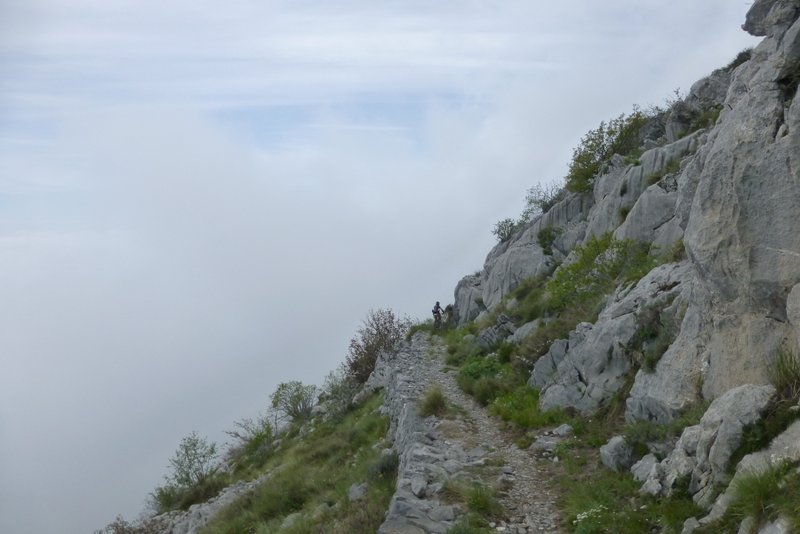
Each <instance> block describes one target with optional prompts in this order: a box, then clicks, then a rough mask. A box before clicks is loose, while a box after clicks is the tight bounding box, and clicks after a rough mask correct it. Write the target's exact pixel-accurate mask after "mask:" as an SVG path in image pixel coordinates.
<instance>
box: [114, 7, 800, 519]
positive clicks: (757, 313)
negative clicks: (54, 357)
mask: <svg viewBox="0 0 800 534" xmlns="http://www.w3.org/2000/svg"><path fill="white" fill-rule="evenodd" d="M743 28H744V29H745V30H746V31H748V32H749V33H751V34H753V35H756V36H762V37H763V40H762V41H761V42H760V44H759V45H758V46H757V47H756V48H754V49H753V50H751V51H746V52H743V53H742V54H740V55H739V56H738V57H737V58H736V59H735V60H734V61H733V62H732V63H731V64H729V65H727V66H725V67H723V68H720V69H718V70H716V71H714V72H713V73H711V74H710V75H709V76H708V77H706V78H704V79H702V80H699V81H698V82H697V83H695V84H694V85H693V86H692V88H691V90H690V91H689V92H688V94H686V95H685V96H679V97H676V98H675V99H674V100H673V101H672V102H670V103H669V105H668V106H665V107H664V108H651V109H647V110H640V109H637V108H634V110H633V111H632V112H631V113H630V114H626V115H622V116H620V117H618V118H616V119H612V120H610V121H608V122H606V123H603V124H601V125H600V126H599V127H598V128H597V129H596V130H592V131H591V132H589V133H587V134H586V136H585V137H584V138H583V140H582V142H581V144H580V145H579V146H578V147H577V148H576V149H575V153H574V157H573V161H572V163H571V165H570V171H569V175H568V176H567V177H566V179H565V182H564V185H563V187H555V188H553V189H552V190H547V189H534V190H531V192H529V196H528V209H526V211H525V212H524V213H523V214H522V215H521V216H520V218H519V219H509V220H507V221H501V222H500V223H498V226H497V227H496V229H495V230H496V235H497V236H498V239H499V243H498V244H497V245H496V246H495V247H494V248H493V249H492V250H491V251H490V252H489V253H488V255H487V257H486V261H485V263H484V265H483V267H482V269H481V270H480V271H478V272H476V273H474V274H472V275H469V276H466V277H464V278H463V279H462V280H461V281H459V282H458V284H457V285H456V288H455V294H454V304H453V309H452V315H451V316H450V318H449V319H450V320H448V321H446V324H445V326H444V328H442V329H441V330H434V328H433V325H432V324H431V323H430V322H428V323H423V324H417V325H413V326H411V328H410V329H409V328H408V326H409V325H407V324H405V323H404V321H402V320H398V319H396V318H394V317H393V316H392V317H391V318H390V320H386V321H383V322H381V321H377V324H375V325H369V324H368V325H366V326H365V330H364V331H362V332H361V333H360V334H361V337H360V338H358V337H357V338H354V340H355V341H356V347H355V350H354V349H353V347H351V358H350V359H348V362H346V364H345V366H344V368H343V370H342V371H341V372H340V373H338V374H334V375H332V378H331V380H330V381H329V383H328V384H327V385H326V386H325V387H323V388H322V391H323V394H322V395H320V396H319V397H318V398H317V396H316V390H314V389H313V388H311V389H303V387H302V385H298V384H294V385H292V384H289V385H287V389H285V390H283V391H282V393H285V394H286V396H282V393H281V391H280V390H279V392H276V394H275V395H274V396H273V401H275V399H276V398H277V399H278V400H281V399H289V402H288V404H287V403H283V404H282V403H281V402H274V403H273V405H274V406H276V408H280V409H282V410H283V415H284V416H286V421H287V423H286V424H284V425H277V424H273V423H270V422H269V421H260V422H258V424H256V425H253V424H252V422H251V425H250V426H247V425H245V426H243V427H242V428H245V430H246V431H245V432H243V433H241V434H240V435H239V437H240V438H241V440H240V441H241V444H240V447H239V448H238V449H236V450H232V451H230V452H229V454H228V455H227V456H226V460H225V461H224V462H223V463H222V464H221V465H220V466H218V467H215V468H209V470H208V472H207V473H203V476H200V477H198V478H196V479H193V480H191V481H190V482H189V483H185V484H181V483H176V484H175V485H172V486H169V485H168V486H166V487H165V488H160V490H164V491H167V490H169V491H174V493H170V494H169V495H166V494H165V493H164V492H162V493H161V494H160V497H162V498H161V499H157V500H158V502H159V503H160V504H161V505H165V507H166V508H167V509H169V508H175V509H177V510H175V511H169V512H167V513H164V514H161V515H159V516H156V517H154V518H151V519H148V520H146V521H143V522H137V523H136V524H134V525H131V524H129V523H127V522H125V521H124V520H122V519H120V520H118V521H117V522H116V523H115V524H112V525H109V526H108V527H107V528H106V531H107V532H117V533H123V532H164V533H172V534H178V533H186V532H208V533H218V532H231V533H234V532H287V533H289V532H298V533H299V532H342V533H344V532H374V531H377V532H380V533H383V534H390V533H430V532H436V533H440V532H441V533H445V532H450V533H468V532H492V531H498V532H514V533H527V532H580V533H589V532H630V533H635V532H686V533H689V532H697V533H702V532H715V533H716V532H759V533H777V532H796V531H800V507H798V503H800V470H799V469H798V467H799V466H800V99H798V98H796V97H797V95H798V84H799V83H800V1H798V0H757V1H756V2H754V3H753V6H752V7H751V9H750V11H749V13H748V15H747V19H746V21H745V24H744V26H743ZM373 317H376V316H374V315H373ZM377 318H378V319H380V314H378V316H377ZM384 319H385V317H384ZM372 326H375V327H376V329H375V330H371V327H372ZM384 330H391V332H390V334H391V335H388V336H387V337H386V339H381V342H380V343H375V344H370V343H368V341H374V340H375V336H373V337H370V335H371V333H375V332H378V333H381V332H383V331H384ZM365 333H366V336H365V335H364V334H365ZM377 337H378V338H380V336H377ZM384 341H391V343H389V344H388V345H387V344H385V343H383V342H384ZM359 343H361V344H360V345H359ZM388 347H391V348H390V349H389V350H384V349H386V348H388ZM314 404H316V406H314ZM312 406H313V408H312ZM158 496H159V494H158V490H157V497H158ZM166 497H169V498H166ZM161 511H162V512H163V511H166V510H161Z"/></svg>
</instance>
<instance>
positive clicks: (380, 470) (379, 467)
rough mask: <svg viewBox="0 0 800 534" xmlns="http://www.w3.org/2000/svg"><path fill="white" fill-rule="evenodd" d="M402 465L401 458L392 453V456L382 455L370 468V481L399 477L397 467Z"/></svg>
mask: <svg viewBox="0 0 800 534" xmlns="http://www.w3.org/2000/svg"><path fill="white" fill-rule="evenodd" d="M399 465H400V457H399V456H397V453H396V452H394V451H392V453H391V454H382V455H381V456H380V457H379V458H378V460H376V461H375V462H374V463H373V464H372V465H370V466H369V470H368V474H369V478H370V480H383V479H386V478H391V477H395V476H397V467H398V466H399Z"/></svg>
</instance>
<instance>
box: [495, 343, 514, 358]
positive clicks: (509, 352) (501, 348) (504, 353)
mask: <svg viewBox="0 0 800 534" xmlns="http://www.w3.org/2000/svg"><path fill="white" fill-rule="evenodd" d="M516 348H517V346H516V345H515V344H513V343H511V342H508V341H506V340H503V341H501V342H500V345H498V346H497V349H495V353H496V354H497V360H498V361H499V362H500V363H509V362H510V361H511V357H512V356H513V355H514V352H515V350H516Z"/></svg>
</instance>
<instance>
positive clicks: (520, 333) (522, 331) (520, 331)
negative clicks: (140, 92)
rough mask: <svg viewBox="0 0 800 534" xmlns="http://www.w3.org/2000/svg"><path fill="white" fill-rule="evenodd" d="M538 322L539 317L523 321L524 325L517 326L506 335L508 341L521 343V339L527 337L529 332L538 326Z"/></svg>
mask: <svg viewBox="0 0 800 534" xmlns="http://www.w3.org/2000/svg"><path fill="white" fill-rule="evenodd" d="M539 323H540V321H539V319H536V320H533V321H530V322H528V323H525V324H524V325H522V326H520V327H519V328H517V329H516V330H515V331H514V333H513V334H511V335H510V336H508V341H509V342H510V343H516V344H519V343H522V341H523V340H524V339H525V338H526V337H528V335H530V333H531V332H533V331H534V330H536V329H537V328H538V327H539Z"/></svg>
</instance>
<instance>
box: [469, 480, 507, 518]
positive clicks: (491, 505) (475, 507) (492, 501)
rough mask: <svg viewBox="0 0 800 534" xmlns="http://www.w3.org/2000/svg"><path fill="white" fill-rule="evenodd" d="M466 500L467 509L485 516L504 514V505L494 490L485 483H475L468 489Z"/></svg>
mask: <svg viewBox="0 0 800 534" xmlns="http://www.w3.org/2000/svg"><path fill="white" fill-rule="evenodd" d="M464 497H465V502H466V505H467V509H469V510H470V511H471V512H474V513H476V514H479V515H481V516H483V517H487V518H491V517H500V516H501V515H502V514H503V505H501V504H500V501H498V500H497V497H496V496H495V493H494V490H492V489H491V488H490V487H488V486H485V485H483V484H473V485H472V487H471V488H470V489H468V490H467V492H466V495H465V496H464Z"/></svg>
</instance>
